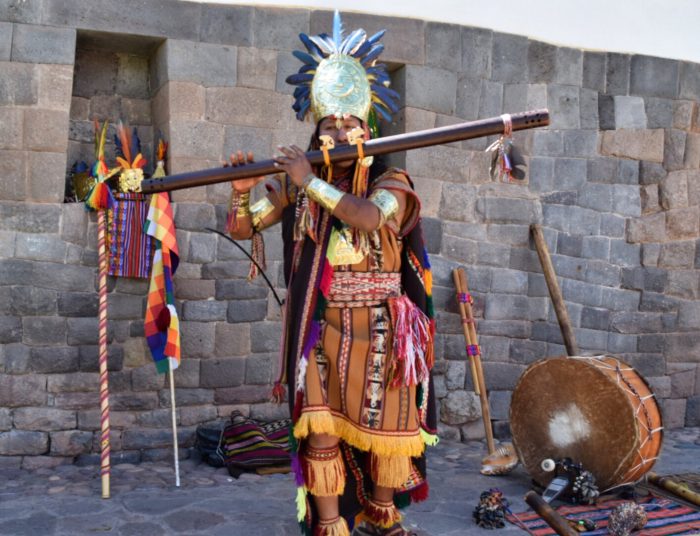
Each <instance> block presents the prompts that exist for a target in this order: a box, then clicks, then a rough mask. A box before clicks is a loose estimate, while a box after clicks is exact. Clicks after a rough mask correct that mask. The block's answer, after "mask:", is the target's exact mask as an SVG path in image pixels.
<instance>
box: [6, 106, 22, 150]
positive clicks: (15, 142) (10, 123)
mask: <svg viewBox="0 0 700 536" xmlns="http://www.w3.org/2000/svg"><path fill="white" fill-rule="evenodd" d="M0 124H2V125H3V128H2V129H0V149H13V150H19V149H21V148H22V139H23V128H24V119H23V114H22V109H21V108H10V107H2V108H0Z"/></svg>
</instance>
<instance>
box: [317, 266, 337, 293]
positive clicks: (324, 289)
mask: <svg viewBox="0 0 700 536" xmlns="http://www.w3.org/2000/svg"><path fill="white" fill-rule="evenodd" d="M333 272H334V270H333V266H331V263H329V262H328V259H325V260H324V265H323V274H321V282H320V283H319V284H318V290H320V291H321V294H323V295H324V296H328V292H330V290H331V281H332V280H333Z"/></svg>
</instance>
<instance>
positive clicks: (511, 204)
mask: <svg viewBox="0 0 700 536" xmlns="http://www.w3.org/2000/svg"><path fill="white" fill-rule="evenodd" d="M476 208H477V211H478V212H479V213H480V214H482V215H483V216H484V217H485V218H486V220H487V221H488V222H489V223H534V222H539V221H541V220H542V212H541V211H542V208H541V207H540V204H539V203H538V202H537V200H535V199H516V198H502V197H480V198H479V199H478V200H477V204H476Z"/></svg>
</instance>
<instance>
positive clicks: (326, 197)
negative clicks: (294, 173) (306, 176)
mask: <svg viewBox="0 0 700 536" xmlns="http://www.w3.org/2000/svg"><path fill="white" fill-rule="evenodd" d="M306 195H308V196H309V198H311V199H312V200H314V201H316V202H317V203H318V204H319V205H321V206H322V207H323V208H325V209H326V210H327V211H328V212H330V213H333V211H334V210H335V207H337V206H338V203H340V200H341V199H342V198H343V196H344V195H345V194H344V193H343V192H341V191H340V190H338V188H336V187H335V186H331V185H330V184H328V183H327V182H326V181H323V180H321V179H319V178H318V177H314V178H313V179H311V180H310V181H309V182H308V184H306Z"/></svg>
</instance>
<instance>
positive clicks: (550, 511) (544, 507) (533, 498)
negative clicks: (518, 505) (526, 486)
mask: <svg viewBox="0 0 700 536" xmlns="http://www.w3.org/2000/svg"><path fill="white" fill-rule="evenodd" d="M525 502H526V503H527V504H529V505H530V508H532V509H533V510H534V511H535V512H537V515H539V516H540V517H541V518H542V519H544V521H545V523H547V525H549V526H550V527H551V528H552V530H553V531H554V532H556V533H557V534H559V536H578V532H577V531H576V530H574V529H573V527H572V526H571V525H569V522H568V521H567V520H566V519H565V518H563V517H562V516H561V515H560V514H559V512H557V511H556V510H555V509H554V508H552V507H551V506H549V505H548V504H547V503H546V502H545V501H544V499H543V498H542V497H540V496H539V495H538V494H537V493H535V492H534V491H528V492H527V493H526V494H525Z"/></svg>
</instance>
